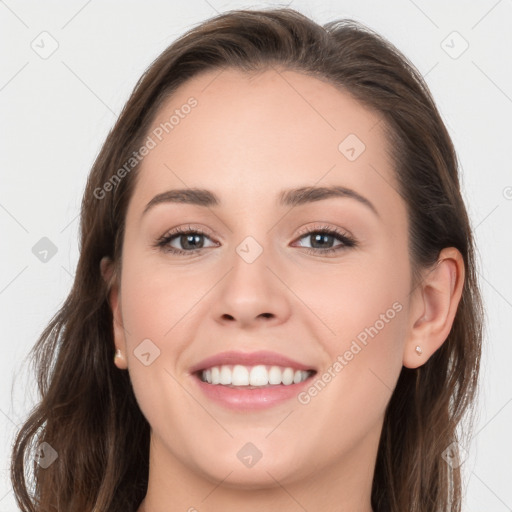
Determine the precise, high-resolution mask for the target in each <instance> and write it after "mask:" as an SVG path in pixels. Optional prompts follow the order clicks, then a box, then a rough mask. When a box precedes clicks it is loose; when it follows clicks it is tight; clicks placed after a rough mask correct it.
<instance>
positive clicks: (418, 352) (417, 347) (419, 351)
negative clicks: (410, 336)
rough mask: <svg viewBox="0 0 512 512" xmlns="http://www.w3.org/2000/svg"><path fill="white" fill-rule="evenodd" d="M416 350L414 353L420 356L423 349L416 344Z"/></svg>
mask: <svg viewBox="0 0 512 512" xmlns="http://www.w3.org/2000/svg"><path fill="white" fill-rule="evenodd" d="M414 350H415V351H416V354H418V355H419V356H421V354H423V350H421V347H420V346H419V345H416V348H415V349H414Z"/></svg>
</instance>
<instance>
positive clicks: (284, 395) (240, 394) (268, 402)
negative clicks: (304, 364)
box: [194, 374, 315, 411]
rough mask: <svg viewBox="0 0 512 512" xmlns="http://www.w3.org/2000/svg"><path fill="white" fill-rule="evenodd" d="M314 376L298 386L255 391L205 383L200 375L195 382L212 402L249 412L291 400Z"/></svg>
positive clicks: (272, 387) (280, 386)
mask: <svg viewBox="0 0 512 512" xmlns="http://www.w3.org/2000/svg"><path fill="white" fill-rule="evenodd" d="M314 375H315V374H313V375H310V376H309V377H308V378H307V379H306V380H305V381H303V382H299V383H298V384H290V385H289V386H285V385H284V384H280V385H278V386H268V387H262V388H255V389H243V388H242V387H238V388H231V387H228V386H223V385H222V384H208V382H203V381H202V380H201V379H200V378H199V376H198V375H194V380H195V381H196V382H197V383H198V385H199V389H201V391H202V392H203V393H204V394H205V395H206V396H207V397H208V398H209V399H210V400H213V401H214V402H217V403H219V404H221V405H223V406H224V407H227V408H228V409H235V410H245V411H247V410H258V409H267V408H269V407H273V406H275V405H279V404H282V403H284V402H287V401H288V400H291V399H292V398H294V397H296V396H297V394H298V393H300V392H301V391H302V390H303V389H304V388H305V387H307V386H309V385H310V383H311V379H312V377H314Z"/></svg>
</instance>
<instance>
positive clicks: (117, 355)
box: [114, 348, 123, 362]
mask: <svg viewBox="0 0 512 512" xmlns="http://www.w3.org/2000/svg"><path fill="white" fill-rule="evenodd" d="M118 357H123V355H122V353H121V349H120V348H118V349H117V350H116V355H115V356H114V362H115V360H116V359H117V358H118Z"/></svg>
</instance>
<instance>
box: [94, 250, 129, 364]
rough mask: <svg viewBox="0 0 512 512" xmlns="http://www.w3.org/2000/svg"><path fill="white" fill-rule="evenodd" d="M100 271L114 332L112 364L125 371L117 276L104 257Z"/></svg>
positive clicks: (125, 362)
mask: <svg viewBox="0 0 512 512" xmlns="http://www.w3.org/2000/svg"><path fill="white" fill-rule="evenodd" d="M100 271H101V275H102V277H103V279H104V281H105V282H106V283H107V287H108V302H109V304H110V308H111V309H112V319H113V320H112V321H113V331H114V345H115V347H116V357H115V358H114V364H115V365H116V366H117V367H118V368H119V369H120V370H126V369H127V367H128V365H127V360H126V359H127V358H126V339H125V334H124V327H123V318H122V315H121V298H120V296H119V276H118V275H117V273H116V270H115V266H114V262H113V261H112V260H111V259H110V258H109V257H108V256H104V257H103V258H101V261H100Z"/></svg>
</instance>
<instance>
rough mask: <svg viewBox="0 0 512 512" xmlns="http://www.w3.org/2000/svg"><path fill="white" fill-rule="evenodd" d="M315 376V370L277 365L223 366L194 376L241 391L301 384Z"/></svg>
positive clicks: (207, 382) (204, 381) (205, 369)
mask: <svg viewBox="0 0 512 512" xmlns="http://www.w3.org/2000/svg"><path fill="white" fill-rule="evenodd" d="M315 374H316V370H314V369H309V370H302V369H298V368H293V367H290V366H278V365H264V364H257V365H252V366H248V365H242V364H234V365H233V364H229V365H228V364H225V365H219V366H211V367H208V368H204V369H201V370H198V371H196V372H195V373H194V375H195V376H196V377H197V378H198V379H199V380H200V381H201V382H203V383H205V384H211V385H213V386H224V387H228V388H236V389H243V390H250V389H264V388H273V387H278V386H279V387H281V386H285V387H288V386H293V385H294V384H301V383H303V382H305V381H307V380H308V379H310V378H311V377H313V376H314V375H315Z"/></svg>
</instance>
